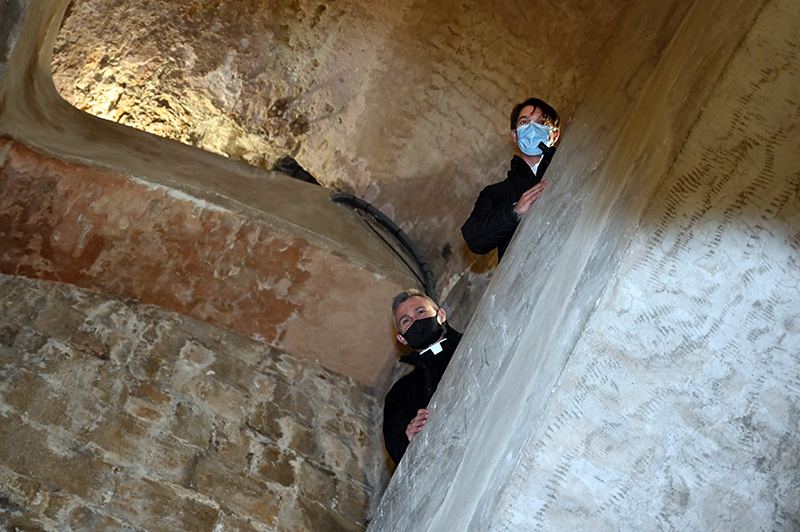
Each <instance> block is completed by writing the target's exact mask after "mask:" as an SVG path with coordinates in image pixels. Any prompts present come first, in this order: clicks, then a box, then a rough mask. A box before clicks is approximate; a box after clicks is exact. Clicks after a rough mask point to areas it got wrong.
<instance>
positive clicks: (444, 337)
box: [383, 288, 461, 464]
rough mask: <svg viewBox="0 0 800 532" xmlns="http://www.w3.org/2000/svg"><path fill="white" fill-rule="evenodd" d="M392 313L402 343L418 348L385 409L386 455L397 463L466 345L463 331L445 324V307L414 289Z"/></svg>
mask: <svg viewBox="0 0 800 532" xmlns="http://www.w3.org/2000/svg"><path fill="white" fill-rule="evenodd" d="M392 315H393V318H394V324H395V327H396V328H397V331H398V335H397V340H398V341H399V342H400V343H401V344H403V345H407V346H409V347H410V348H411V349H413V351H412V352H411V354H409V355H406V356H404V357H401V358H400V360H401V361H402V362H405V363H407V364H411V365H413V366H414V371H412V372H411V373H409V374H408V375H406V376H405V377H402V378H401V379H400V380H398V381H397V382H396V383H394V386H392V389H391V390H389V393H388V394H386V401H385V402H384V406H383V438H384V440H385V442H386V451H387V452H388V453H389V456H390V457H391V458H392V460H394V463H395V464H397V463H399V462H400V459H401V458H402V457H403V454H404V453H405V452H406V448H407V447H408V443H409V442H410V441H411V439H412V438H413V437H414V436H415V435H416V434H418V433H419V432H420V431H421V430H422V427H423V425H425V423H426V421H427V419H428V415H429V412H428V410H427V408H426V407H427V406H428V403H429V402H430V400H431V397H432V396H433V392H435V391H436V387H437V386H438V385H439V381H440V380H441V378H442V375H444V370H445V369H446V368H447V364H448V363H449V362H450V359H451V358H452V356H453V353H454V352H455V350H456V347H457V346H458V342H460V341H461V333H460V332H458V331H456V330H454V329H452V328H451V327H450V326H449V325H448V324H447V323H446V320H447V316H446V314H445V311H444V309H443V308H439V307H438V306H437V305H436V303H435V302H434V301H433V300H432V299H431V298H430V297H428V296H426V295H425V294H423V293H422V292H420V291H419V290H416V289H413V288H412V289H409V290H405V291H404V292H401V293H399V294H398V295H397V296H395V298H394V299H393V300H392Z"/></svg>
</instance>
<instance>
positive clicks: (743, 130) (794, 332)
mask: <svg viewBox="0 0 800 532" xmlns="http://www.w3.org/2000/svg"><path fill="white" fill-rule="evenodd" d="M629 8H630V9H629V12H628V13H627V15H626V17H625V19H624V20H623V21H622V23H621V24H620V26H619V28H618V33H617V34H616V35H615V38H614V41H613V42H612V43H611V46H610V48H609V56H608V57H607V58H606V60H605V61H604V63H603V64H602V65H601V67H600V69H599V71H598V76H597V77H596V78H595V80H594V81H593V83H592V84H591V85H590V87H589V88H588V89H587V93H586V97H585V98H584V101H583V104H582V105H581V106H580V107H579V109H578V111H577V113H576V122H575V124H573V126H571V128H572V129H571V131H570V135H569V138H568V139H565V142H564V143H563V144H562V147H561V150H562V151H561V153H560V156H561V157H562V161H565V163H566V164H563V165H559V166H556V167H551V169H550V172H552V173H551V174H550V180H551V182H552V186H549V187H548V190H546V191H545V193H544V194H543V195H542V197H540V198H539V200H537V202H536V204H535V208H534V212H533V215H532V216H530V217H528V218H527V219H526V220H524V221H523V224H522V226H521V227H520V230H519V231H518V232H517V234H516V236H515V239H514V241H513V242H512V244H511V246H510V248H509V252H508V254H507V255H506V256H504V259H503V263H502V264H501V265H500V268H499V269H498V272H497V275H496V276H495V278H494V280H493V281H492V284H491V285H490V286H489V289H488V291H487V293H486V296H485V297H484V298H483V299H482V301H481V303H480V305H479V306H478V308H477V310H476V316H480V318H481V319H480V320H477V319H475V320H473V322H472V326H471V327H470V328H469V329H468V331H467V333H466V334H465V337H464V340H463V341H462V344H461V346H460V348H459V351H458V352H457V353H456V354H455V356H454V359H453V362H451V365H450V367H449V369H448V374H447V375H445V378H444V380H443V381H442V383H440V385H439V388H438V391H437V395H436V396H435V397H434V404H433V408H432V413H431V417H430V418H429V420H428V423H427V425H426V427H425V429H424V430H423V432H422V433H421V434H420V436H419V437H418V438H417V439H415V441H413V442H412V443H411V445H410V447H409V450H408V452H407V454H406V455H405V457H404V458H403V460H402V462H401V463H400V466H399V468H398V470H397V473H396V474H395V476H394V477H393V478H392V481H391V483H390V485H389V488H388V489H387V492H386V495H385V497H384V499H383V501H382V503H381V506H380V508H379V512H378V516H377V517H376V519H375V520H374V521H373V522H372V524H371V526H370V531H374V532H382V531H386V532H389V531H394V530H405V529H411V528H412V527H413V528H414V530H420V531H431V532H438V531H440V530H448V531H467V530H469V531H473V530H480V531H493V532H495V531H496V532H500V531H509V530H514V531H534V530H536V531H538V530H596V531H615V532H616V531H620V530H623V531H628V530H631V531H633V530H635V531H642V530H654V531H655V530H681V531H687V530H691V531H707V530H725V531H741V532H745V531H746V532H750V531H753V530H764V531H767V530H769V531H775V532H795V531H796V530H798V529H800V491H798V486H800V467H798V464H800V424H799V423H798V420H799V419H800V415H799V413H800V356H798V354H800V291H798V286H800V232H799V229H798V228H800V164H799V163H798V157H797V154H798V153H800V68H799V67H798V65H800V63H798V61H797V57H798V51H799V50H800V8H799V7H798V5H797V3H796V2H793V1H791V0H769V1H765V2H759V3H753V2H744V1H736V2H731V1H727V0H726V1H722V0H718V1H713V2H707V1H706V2H703V1H688V2H686V1H675V2H668V3H661V4H654V3H652V2H646V1H641V2H632V3H631V4H630V6H629ZM409 509H413V511H411V512H410V511H409Z"/></svg>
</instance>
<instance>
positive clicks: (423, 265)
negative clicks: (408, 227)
mask: <svg viewBox="0 0 800 532" xmlns="http://www.w3.org/2000/svg"><path fill="white" fill-rule="evenodd" d="M331 201H332V202H334V203H337V204H342V203H344V204H347V205H350V206H351V207H355V208H357V209H361V210H363V211H365V212H367V213H368V214H370V215H371V216H372V217H373V218H375V220H376V221H377V222H378V223H380V224H381V225H382V226H383V227H384V228H386V230H387V231H389V232H390V233H391V235H392V236H393V237H394V238H395V239H396V240H397V241H398V242H399V243H400V245H401V246H402V247H403V251H405V253H406V255H408V256H409V257H410V258H411V259H412V260H413V261H414V263H415V264H416V265H417V268H419V274H420V276H421V280H422V283H423V285H425V293H426V294H428V296H429V297H430V298H431V299H433V300H434V301H436V303H437V304H438V301H437V299H436V277H434V275H433V271H431V268H430V266H429V265H428V261H427V260H426V259H425V256H424V255H422V253H420V252H419V250H418V249H417V246H415V245H414V243H413V242H412V241H411V239H410V238H408V236H407V235H406V234H405V233H404V232H403V230H402V229H400V228H399V227H398V226H397V224H395V223H394V222H393V221H392V220H391V219H390V218H389V217H388V216H386V215H385V214H383V213H382V212H381V211H379V210H378V209H376V208H375V207H373V206H372V205H370V204H369V203H367V202H366V201H364V200H363V199H361V198H357V197H356V196H353V195H352V194H346V193H344V192H342V193H339V194H334V195H333V196H331Z"/></svg>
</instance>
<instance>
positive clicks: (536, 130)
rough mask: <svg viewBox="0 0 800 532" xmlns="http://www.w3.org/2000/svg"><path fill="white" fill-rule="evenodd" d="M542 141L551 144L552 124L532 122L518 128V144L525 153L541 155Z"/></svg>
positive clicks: (547, 144)
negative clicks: (540, 144) (540, 145)
mask: <svg viewBox="0 0 800 532" xmlns="http://www.w3.org/2000/svg"><path fill="white" fill-rule="evenodd" d="M540 142H544V144H545V145H546V146H549V145H550V126H546V125H544V124H537V123H535V122H530V123H528V124H525V125H524V126H519V127H518V128H517V145H518V146H519V149H520V150H522V153H524V154H525V155H531V156H535V155H541V153H542V149H541V148H540V147H539V143H540Z"/></svg>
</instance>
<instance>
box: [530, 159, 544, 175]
mask: <svg viewBox="0 0 800 532" xmlns="http://www.w3.org/2000/svg"><path fill="white" fill-rule="evenodd" d="M540 162H542V160H541V159H539V160H538V161H536V164H534V165H533V166H531V170H533V175H536V170H538V169H539V163H540ZM528 166H530V165H528Z"/></svg>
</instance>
